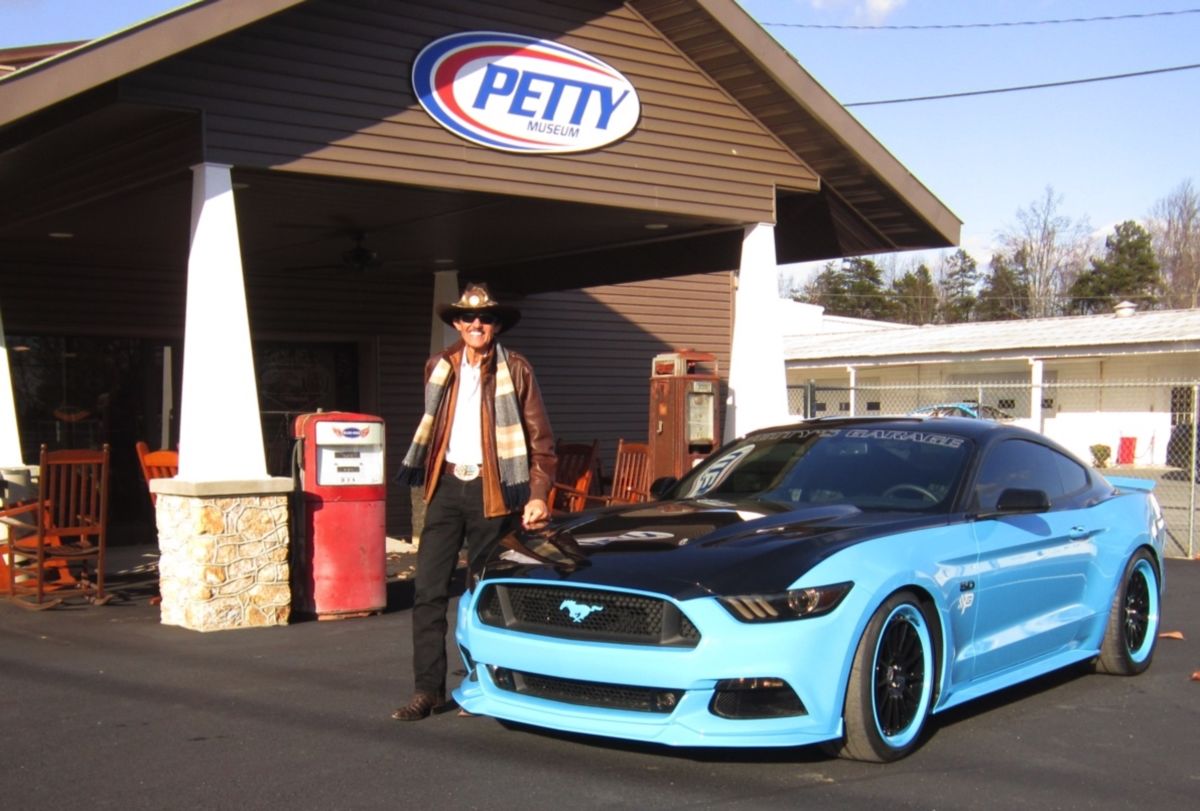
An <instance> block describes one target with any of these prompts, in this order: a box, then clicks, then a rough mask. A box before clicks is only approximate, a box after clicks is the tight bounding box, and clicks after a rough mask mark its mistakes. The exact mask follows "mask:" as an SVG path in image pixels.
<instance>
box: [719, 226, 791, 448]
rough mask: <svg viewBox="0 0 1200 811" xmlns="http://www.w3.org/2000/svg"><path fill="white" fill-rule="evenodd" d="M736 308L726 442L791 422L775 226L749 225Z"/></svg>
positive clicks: (731, 351) (726, 418)
mask: <svg viewBox="0 0 1200 811" xmlns="http://www.w3.org/2000/svg"><path fill="white" fill-rule="evenodd" d="M737 285H738V286H737V293H736V295H735V297H734V310H733V346H732V347H731V348H730V352H729V355H730V357H729V399H728V401H727V404H726V408H725V441H726V442H728V441H730V440H732V439H734V438H736V437H739V436H742V435H743V434H745V433H746V432H747V431H752V430H754V429H755V428H765V427H768V426H770V425H778V424H779V423H783V422H789V421H791V419H792V418H790V417H789V416H788V406H787V376H786V373H785V370H784V360H783V328H782V325H781V324H780V319H779V318H778V313H779V310H780V307H779V306H778V302H779V269H778V267H777V266H776V264H775V228H774V226H772V225H771V224H769V223H758V224H756V225H750V226H747V227H746V234H745V237H744V238H743V240H742V262H741V268H740V269H739V270H738V275H737Z"/></svg>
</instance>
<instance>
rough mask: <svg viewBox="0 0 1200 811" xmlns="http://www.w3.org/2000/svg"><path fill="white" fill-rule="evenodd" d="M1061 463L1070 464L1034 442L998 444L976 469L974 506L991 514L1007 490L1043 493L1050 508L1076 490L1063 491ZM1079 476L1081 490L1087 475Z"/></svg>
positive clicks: (1065, 459)
mask: <svg viewBox="0 0 1200 811" xmlns="http://www.w3.org/2000/svg"><path fill="white" fill-rule="evenodd" d="M1063 462H1065V463H1070V464H1074V463H1072V462H1071V460H1070V459H1067V458H1066V457H1064V456H1062V455H1061V454H1058V453H1055V452H1054V451H1052V450H1050V449H1049V448H1047V447H1046V446H1044V445H1039V444H1037V443H1036V442H1026V441H1025V440H1023V439H1009V440H1005V441H1004V442H1001V443H1000V444H999V445H997V446H995V447H994V448H992V449H991V450H990V451H989V452H988V455H987V456H986V457H985V458H984V460H983V465H982V466H981V467H980V469H979V478H978V479H977V480H976V482H975V503H976V506H977V507H978V509H979V510H980V511H981V512H991V511H992V510H994V509H996V502H997V500H999V498H1000V494H1001V493H1003V492H1004V491H1005V490H1007V489H1009V488H1010V487H1019V488H1022V489H1025V490H1043V491H1045V493H1046V495H1048V496H1049V497H1050V503H1051V504H1054V502H1055V500H1056V499H1058V498H1060V497H1061V496H1063V495H1064V494H1066V493H1067V492H1068V491H1069V490H1075V489H1077V488H1076V487H1071V488H1064V486H1063V480H1062V477H1061V475H1060V472H1059V469H1060V464H1061V463H1063ZM1076 467H1078V466H1077V465H1076ZM1080 473H1083V477H1084V478H1083V481H1082V482H1080V486H1082V485H1083V484H1086V483H1087V474H1086V473H1085V472H1083V471H1082V470H1081V471H1080Z"/></svg>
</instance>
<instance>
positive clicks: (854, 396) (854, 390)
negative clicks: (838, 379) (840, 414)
mask: <svg viewBox="0 0 1200 811" xmlns="http://www.w3.org/2000/svg"><path fill="white" fill-rule="evenodd" d="M846 373H847V374H848V375H849V377H850V391H849V392H848V394H849V395H850V397H849V399H850V416H851V417H855V416H858V369H856V368H855V367H853V366H847V367H846Z"/></svg>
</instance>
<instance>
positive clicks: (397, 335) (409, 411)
mask: <svg viewBox="0 0 1200 811" xmlns="http://www.w3.org/2000/svg"><path fill="white" fill-rule="evenodd" d="M186 276H187V274H186V270H185V268H184V267H183V266H182V265H180V266H177V267H172V268H155V269H150V270H146V269H138V268H130V267H105V268H104V269H103V272H102V273H101V272H97V269H96V268H94V267H90V266H85V265H77V266H58V267H55V268H54V272H53V273H52V274H51V273H46V272H44V269H42V268H38V267H36V266H29V265H22V264H17V263H9V262H5V263H0V288H3V290H4V295H3V298H2V299H0V306H2V307H3V314H4V328H5V331H6V332H8V333H9V334H58V335H72V336H88V335H106V336H123V337H131V338H157V339H163V340H173V341H179V340H181V339H182V336H183V323H184V309H185V293H186V286H187V278H186ZM113 291H120V294H119V295H113ZM431 294H432V277H431V276H429V275H427V274H413V275H403V276H401V275H389V274H383V273H377V274H364V275H362V276H360V277H347V276H346V275H345V274H343V273H333V274H329V275H321V274H303V278H302V279H300V278H298V277H297V276H288V275H286V274H277V275H265V274H263V275H254V274H251V275H250V276H249V277H248V278H247V284H246V297H247V301H248V304H249V309H250V327H251V331H252V333H253V336H254V338H255V339H256V340H259V339H266V340H295V341H320V342H335V341H336V342H355V343H358V344H360V346H362V351H360V358H361V360H362V362H361V364H360V369H359V376H360V389H361V390H363V391H364V393H365V396H366V397H367V399H365V400H364V401H363V402H361V403H360V406H359V407H360V408H362V409H363V410H365V411H368V412H370V413H378V414H379V415H380V416H382V417H383V418H384V420H385V422H386V423H387V426H388V447H387V454H388V467H389V468H390V469H392V470H394V469H395V464H396V463H398V462H399V460H400V458H402V456H403V454H404V450H405V448H407V445H408V439H409V438H410V436H411V433H412V430H413V428H414V427H415V426H416V424H417V420H418V419H419V418H420V415H421V396H422V391H421V375H422V369H423V366H424V363H425V358H426V356H427V354H428V352H427V349H428V345H429V317H430V315H429V314H430V312H431V308H432V305H431ZM96 302H104V304H103V306H97V305H96ZM185 352H186V347H185ZM373 357H377V358H378V361H377V363H376V362H374V361H373V360H372V358H373ZM391 489H392V490H393V492H390V493H389V498H388V528H389V531H390V532H392V533H393V534H397V535H403V534H405V533H407V532H408V526H409V525H408V521H409V501H408V494H407V492H404V493H399V492H394V491H395V490H396V488H395V487H392V488H391Z"/></svg>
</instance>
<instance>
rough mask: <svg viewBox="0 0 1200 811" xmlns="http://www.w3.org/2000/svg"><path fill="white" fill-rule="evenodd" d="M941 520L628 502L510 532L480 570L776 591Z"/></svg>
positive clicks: (701, 589)
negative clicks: (848, 554)
mask: <svg viewBox="0 0 1200 811" xmlns="http://www.w3.org/2000/svg"><path fill="white" fill-rule="evenodd" d="M948 520H949V519H948V517H947V516H946V515H932V516H931V515H916V516H914V515H913V514H911V513H894V512H891V513H878V512H873V513H864V512H861V511H859V510H858V509H856V508H855V507H852V506H848V505H844V504H837V505H828V506H814V507H808V508H805V509H803V510H788V509H785V508H784V507H783V506H781V505H778V504H771V503H767V502H761V501H747V502H736V503H735V502H726V501H710V500H703V499H701V500H682V501H663V502H650V503H647V504H631V505H625V506H622V507H614V508H611V509H607V510H601V511H595V512H589V513H579V514H575V515H571V516H566V517H564V518H562V519H559V520H556V521H555V522H553V523H552V524H551V525H550V526H548V527H547V528H546V529H544V530H540V531H538V532H522V531H518V532H514V533H511V534H509V535H507V536H505V537H504V538H503V539H501V541H500V544H499V545H498V546H497V548H496V549H495V550H494V551H493V553H492V555H491V557H490V558H489V561H488V563H487V565H486V567H485V568H484V571H483V573H482V577H483V579H485V580H486V579H493V578H535V579H539V580H558V581H570V582H573V583H578V584H594V585H606V586H619V587H621V588H628V589H638V590H643V591H650V592H655V593H660V594H667V595H670V596H672V597H675V598H676V599H688V598H691V597H698V596H702V595H706V594H747V593H775V592H780V591H783V590H785V589H787V588H788V586H790V585H791V584H792V582H793V581H795V580H796V578H798V577H799V576H800V575H802V574H803V573H804V572H806V571H808V570H809V569H811V568H812V567H813V566H815V565H816V564H818V563H820V562H821V561H822V560H824V559H825V558H827V557H829V556H830V555H832V554H834V553H835V552H837V551H839V550H841V549H844V548H846V547H847V546H851V545H853V544H856V543H861V542H862V541H865V540H869V539H871V538H876V537H879V536H880V535H886V534H890V533H894V532H901V531H908V530H912V529H918V528H921V527H925V526H931V525H940V524H945V523H947V521H948Z"/></svg>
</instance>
